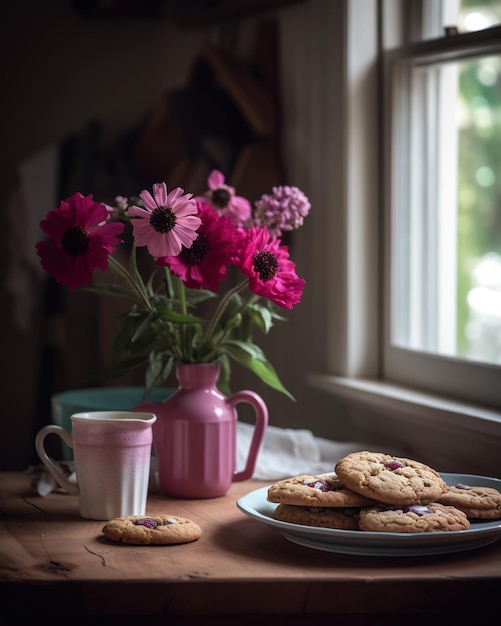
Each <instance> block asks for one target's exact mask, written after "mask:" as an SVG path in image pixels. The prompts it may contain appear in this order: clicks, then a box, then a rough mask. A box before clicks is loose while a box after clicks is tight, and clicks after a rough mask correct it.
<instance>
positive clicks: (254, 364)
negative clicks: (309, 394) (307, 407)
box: [221, 340, 295, 401]
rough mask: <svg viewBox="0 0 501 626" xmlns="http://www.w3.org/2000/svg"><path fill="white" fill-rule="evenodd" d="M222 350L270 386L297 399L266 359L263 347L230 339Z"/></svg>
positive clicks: (292, 398)
mask: <svg viewBox="0 0 501 626" xmlns="http://www.w3.org/2000/svg"><path fill="white" fill-rule="evenodd" d="M221 351H222V352H225V353H226V354H228V356H230V357H231V358H232V359H234V360H235V361H237V363H240V364H241V365H243V366H244V367H247V368H248V369H250V370H251V371H252V372H254V374H256V376H258V377H259V378H260V379H261V380H262V381H263V382H264V383H265V384H267V385H268V386H269V387H272V388H273V389H276V390H277V391H280V392H281V393H283V394H285V395H286V396H287V397H289V398H290V399H291V400H294V401H295V398H294V396H293V395H292V394H291V393H289V392H288V391H287V389H286V388H285V387H284V386H283V384H282V382H281V381H280V378H279V377H278V374H277V373H276V371H275V369H274V368H273V366H272V365H271V363H269V362H268V360H267V359H266V357H265V355H264V353H263V351H262V350H261V348H259V347H258V346H256V345H255V344H253V343H248V342H243V341H237V340H230V341H227V342H226V343H225V344H224V346H222V348H221Z"/></svg>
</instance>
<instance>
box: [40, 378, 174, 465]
mask: <svg viewBox="0 0 501 626" xmlns="http://www.w3.org/2000/svg"><path fill="white" fill-rule="evenodd" d="M143 391H144V389H143V387H96V388H89V389H73V390H70V391H62V392H60V393H56V394H54V395H53V396H52V398H51V409H52V422H53V423H54V424H58V425H59V426H62V427H63V428H65V429H66V430H67V431H68V432H71V416H72V415H73V414H74V413H85V412H87V411H132V410H133V409H134V407H135V406H137V405H138V404H139V403H140V402H142V401H143ZM174 391H175V389H172V388H169V387H164V388H160V389H156V390H155V391H153V392H152V393H150V395H149V396H148V401H152V402H162V401H163V400H165V399H166V398H168V397H169V396H170V395H171V394H172V393H174ZM62 448H63V449H62V451H61V454H62V458H63V459H64V460H71V459H73V453H72V450H71V449H70V448H68V447H67V446H65V445H63V446H62Z"/></svg>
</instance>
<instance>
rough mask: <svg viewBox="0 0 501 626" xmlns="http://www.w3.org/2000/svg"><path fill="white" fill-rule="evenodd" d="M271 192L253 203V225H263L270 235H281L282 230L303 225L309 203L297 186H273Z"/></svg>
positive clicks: (309, 206) (308, 210)
mask: <svg viewBox="0 0 501 626" xmlns="http://www.w3.org/2000/svg"><path fill="white" fill-rule="evenodd" d="M272 191H273V193H271V194H264V195H263V196H261V199H260V200H258V201H257V202H256V203H255V206H256V210H255V212H254V214H253V216H252V225H253V226H265V227H266V228H267V229H268V230H269V232H270V234H271V235H274V236H275V237H281V236H282V233H283V232H284V231H289V230H293V229H295V228H298V227H299V226H302V225H303V221H304V218H305V217H306V216H307V215H308V213H309V212H310V208H311V204H310V201H309V200H308V198H307V197H306V196H305V195H304V193H303V192H302V191H301V190H300V189H299V188H298V187H290V186H288V185H283V186H279V187H273V189H272Z"/></svg>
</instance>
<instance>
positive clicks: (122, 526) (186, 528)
mask: <svg viewBox="0 0 501 626" xmlns="http://www.w3.org/2000/svg"><path fill="white" fill-rule="evenodd" d="M102 532H103V535H104V536H105V537H106V538H107V539H110V540H111V541H118V542H122V543H130V544H141V545H150V544H151V545H172V544H177V543H188V542H190V541H196V540H197V539H200V537H201V536H202V529H201V528H200V526H199V525H198V524H196V523H195V522H192V521H191V520H190V519H187V518H185V517H178V516H177V515H157V516H156V517H145V516H141V515H130V516H128V517H116V518H115V519H112V520H110V521H109V522H107V523H106V524H105V525H104V527H103V530H102Z"/></svg>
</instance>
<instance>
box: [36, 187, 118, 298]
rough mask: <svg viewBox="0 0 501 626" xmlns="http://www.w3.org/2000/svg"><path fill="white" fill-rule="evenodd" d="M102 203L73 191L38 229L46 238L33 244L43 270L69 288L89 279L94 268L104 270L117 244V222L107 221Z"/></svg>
mask: <svg viewBox="0 0 501 626" xmlns="http://www.w3.org/2000/svg"><path fill="white" fill-rule="evenodd" d="M107 219H108V210H107V207H106V205H104V204H102V203H99V202H94V200H93V199H92V195H88V196H83V195H82V194H81V193H78V192H77V193H75V194H73V195H72V196H71V197H70V198H68V199H67V200H63V201H62V202H61V204H60V206H59V208H58V209H54V210H53V211H50V212H49V213H48V214H47V217H46V219H45V220H43V221H42V222H40V228H41V229H42V231H43V232H44V233H45V234H46V235H47V236H48V237H49V241H39V242H38V243H37V244H36V248H37V253H38V255H39V257H40V258H41V264H42V267H43V268H44V270H46V271H47V272H50V274H52V276H53V277H54V278H55V280H56V281H57V282H58V283H60V284H62V285H68V287H69V288H70V289H75V288H76V287H83V286H85V285H89V284H90V283H91V282H92V275H93V272H94V270H95V269H100V270H102V271H103V272H104V271H106V270H107V269H108V257H109V255H110V254H111V253H112V252H113V251H114V250H115V248H116V246H117V245H118V244H119V243H121V239H118V235H120V234H121V233H122V231H123V229H124V224H122V223H120V222H110V223H108V222H107Z"/></svg>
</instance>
